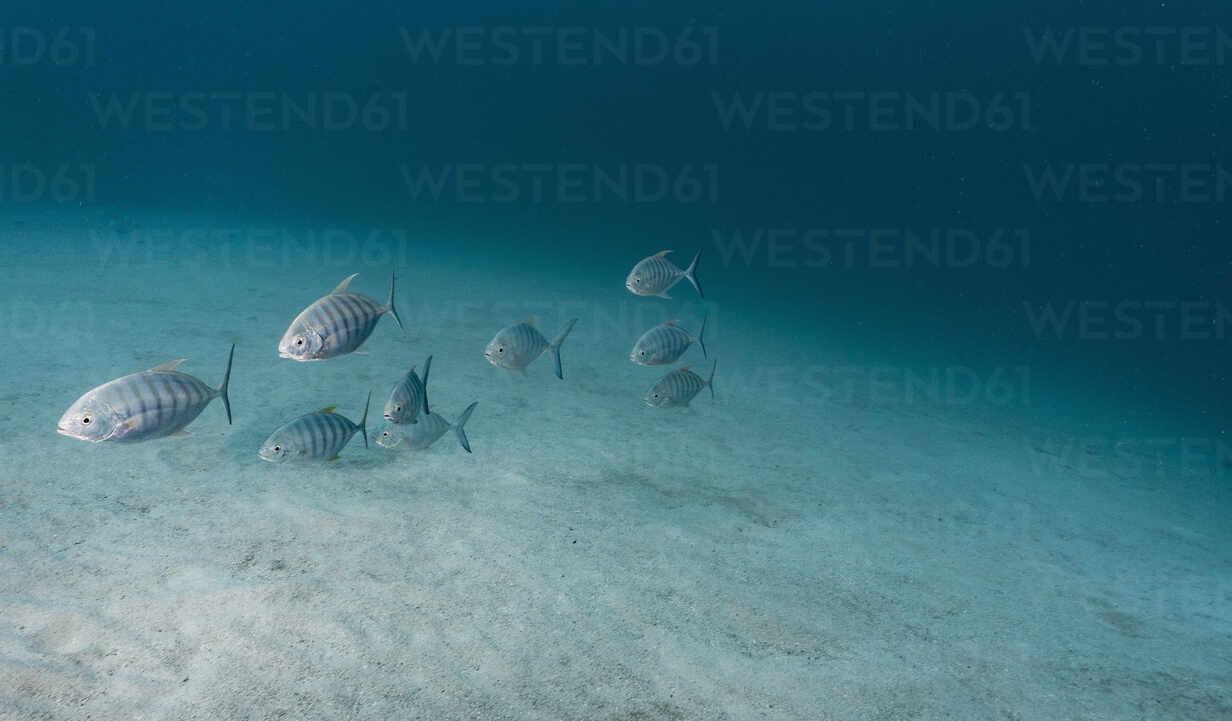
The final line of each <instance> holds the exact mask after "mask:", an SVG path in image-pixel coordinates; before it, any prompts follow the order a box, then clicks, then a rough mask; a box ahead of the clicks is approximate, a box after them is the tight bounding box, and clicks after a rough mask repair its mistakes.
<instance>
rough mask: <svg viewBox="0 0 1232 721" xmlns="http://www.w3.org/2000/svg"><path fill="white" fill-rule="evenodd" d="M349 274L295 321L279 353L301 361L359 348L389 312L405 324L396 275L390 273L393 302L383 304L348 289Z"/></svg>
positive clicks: (283, 340)
mask: <svg viewBox="0 0 1232 721" xmlns="http://www.w3.org/2000/svg"><path fill="white" fill-rule="evenodd" d="M356 275H359V274H358V273H355V274H354V275H351V276H348V277H347V279H346V280H344V281H342V282H341V283H339V284H338V287H337V288H334V290H333V292H332V293H330V294H329V295H327V296H325V297H324V298H321V299H319V300H317V301H316V302H315V303H313V304H312V305H310V306H308V307H307V308H305V309H304V310H303V312H302V313H300V314H299V315H298V316H296V317H295V320H293V321H291V326H290V327H289V328H287V332H286V333H284V334H283V335H282V340H281V341H279V342H278V355H279V356H281V357H283V358H290V359H292V360H297V361H315V360H325V359H326V358H335V357H337V356H340V355H346V354H347V353H350V352H352V351H355V350H358V349H359V347H360V346H361V345H363V343H364V341H366V340H368V336H370V335H372V329H373V328H375V327H376V322H377V321H378V320H380V319H381V316H383V315H385V314H386V313H389V314H390V315H392V316H393V317H394V320H395V321H396V322H397V323H398V327H399V328H402V319H401V318H399V317H398V311H397V310H396V309H395V308H394V277H393V275H390V277H389V302H388V303H386V304H385V305H381V304H380V303H378V302H377V301H375V300H373V299H372V298H369V297H368V296H366V295H363V294H362V293H352V292H351V291H349V290H347V286H349V285H350V284H351V281H352V280H354V278H355V276H356Z"/></svg>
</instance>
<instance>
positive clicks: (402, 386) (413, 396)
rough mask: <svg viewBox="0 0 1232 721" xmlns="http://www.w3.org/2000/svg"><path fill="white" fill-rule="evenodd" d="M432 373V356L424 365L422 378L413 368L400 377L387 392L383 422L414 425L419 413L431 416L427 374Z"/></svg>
mask: <svg viewBox="0 0 1232 721" xmlns="http://www.w3.org/2000/svg"><path fill="white" fill-rule="evenodd" d="M431 371H432V356H428V360H427V362H425V363H424V374H423V378H422V379H421V378H420V377H419V374H418V373H416V372H415V368H414V366H412V367H411V370H410V371H409V372H408V373H407V374H406V375H405V376H403V377H402V379H401V380H399V381H398V382H397V383H396V384H395V385H394V387H393V390H391V391H390V392H389V398H388V399H386V401H385V413H384V415H385V420H387V421H389V422H390V423H415V422H416V418H418V417H419V411H420V410H423V412H424V415H425V416H427V415H431V413H432V412H431V411H430V410H428V373H430V372H431Z"/></svg>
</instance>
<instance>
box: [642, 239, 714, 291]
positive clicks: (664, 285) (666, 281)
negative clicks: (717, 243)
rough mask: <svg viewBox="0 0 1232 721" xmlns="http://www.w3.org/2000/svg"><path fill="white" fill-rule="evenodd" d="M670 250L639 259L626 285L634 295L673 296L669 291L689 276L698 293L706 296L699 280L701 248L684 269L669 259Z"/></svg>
mask: <svg viewBox="0 0 1232 721" xmlns="http://www.w3.org/2000/svg"><path fill="white" fill-rule="evenodd" d="M670 252H672V251H670V250H661V251H659V252H658V253H655V254H654V255H652V256H650V257H649V258H643V259H642V260H641V261H639V262H638V264H637V265H635V266H633V270H631V271H629V277H627V278H625V287H626V288H628V289H629V292H630V293H633V294H634V295H653V296H657V297H659V298H671V296H670V295H668V294H667V291H669V290H671V289H672V286H674V285H676V284H677V283H679V282H680V279H681V278H687V279H688V280H689V282H690V283H692V284H693V287H694V288H697V294H698V295H700V296H701V297H703V298H705V297H706V294H705V293H703V292H702V286H701V284H700V283H698V281H697V259H698V258H700V257H701V255H702V252H701V250H698V251H697V254H696V255H694V256H693V262H692V263H689V267H688V268H685V269H684V270H681V269H680V268H678V267H676V264H675V263H673V262H672V261H670V260H668V259H667V254H668V253H670Z"/></svg>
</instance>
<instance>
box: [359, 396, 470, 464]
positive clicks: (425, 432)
mask: <svg viewBox="0 0 1232 721" xmlns="http://www.w3.org/2000/svg"><path fill="white" fill-rule="evenodd" d="M477 405H479V402H478V401H476V402H474V403H472V404H470V405H469V406H467V407H466V410H464V411H462V415H460V416H458V422H457V423H450V422H449V421H447V420H445V419H444V418H442V417H441V414H439V413H433V414H432V415H430V416H423V417H422V418H420V419H419V422H418V423H413V424H395V423H389V424H387V425H386V426H385V428H383V429H382V430H381V435H380V436H378V437H377V439H376V443H377V445H379V446H381V447H382V448H409V449H411V450H413V451H422V450H424V449H426V448H428V447H429V446H431V445H432V444H433V443H436V442H437V441H438V440H440V437H441V436H443V435H445V434H446V433H447V432H449V431H450V430H452V431H453V432H454V434H455V435H457V437H458V444H459V445H461V446H462V448H463V450H465V451H466V452H467V453H470V452H471V443H470V440H469V439H467V437H466V431H465V427H466V422H467V421H468V420H470V417H471V411H473V410H475V406H477Z"/></svg>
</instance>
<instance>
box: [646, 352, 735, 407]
mask: <svg viewBox="0 0 1232 721" xmlns="http://www.w3.org/2000/svg"><path fill="white" fill-rule="evenodd" d="M718 365H719V362H718V361H717V360H716V361H714V363H713V364H712V365H711V366H710V378H708V379H706V380H702V377H701V376H699V375H697V374H696V373H694V372H693V371H691V370H689V366H685V367H683V368H678V369H677V370H674V371H672V372H671V373H668V374H667V375H665V376H663V377H662V378H660V379H659V382H658V383H655V384H654V385H653V386H651V388H650V390H648V391H646V396H645V397H644V398H642V400H643V401H645V403H646V405H648V406H651V407H653V408H674V407H676V406H687V405H689V401H691V400H693V397H694V396H696V395H697V394H698V393H700V392H701V390H702V389H703V388H705V387H706V386H709V387H710V397H711V398H714V370H715V368H716V367H718Z"/></svg>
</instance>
